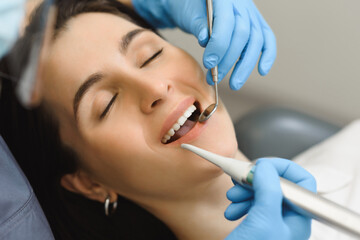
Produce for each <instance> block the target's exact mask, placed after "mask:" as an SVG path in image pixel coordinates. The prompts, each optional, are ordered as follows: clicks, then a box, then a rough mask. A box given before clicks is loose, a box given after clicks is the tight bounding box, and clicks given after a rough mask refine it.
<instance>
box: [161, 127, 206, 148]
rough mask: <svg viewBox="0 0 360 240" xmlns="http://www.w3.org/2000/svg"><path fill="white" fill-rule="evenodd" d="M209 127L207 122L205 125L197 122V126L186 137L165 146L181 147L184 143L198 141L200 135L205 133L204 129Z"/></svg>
mask: <svg viewBox="0 0 360 240" xmlns="http://www.w3.org/2000/svg"><path fill="white" fill-rule="evenodd" d="M206 127H207V122H205V123H199V122H197V123H196V125H195V126H194V127H193V128H192V129H191V130H190V131H189V132H188V133H187V134H185V135H184V136H182V137H181V138H179V139H178V140H176V141H174V142H172V143H169V144H165V146H166V145H167V146H173V145H180V144H182V143H190V142H191V141H194V140H196V139H197V138H198V137H199V136H200V134H201V133H202V132H203V131H204V129H205V128H206Z"/></svg>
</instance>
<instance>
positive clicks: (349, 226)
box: [181, 144, 360, 237]
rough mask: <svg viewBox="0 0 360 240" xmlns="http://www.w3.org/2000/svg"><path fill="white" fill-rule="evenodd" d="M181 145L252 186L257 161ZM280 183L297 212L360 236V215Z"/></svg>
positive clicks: (287, 183) (303, 190) (291, 185)
mask: <svg viewBox="0 0 360 240" xmlns="http://www.w3.org/2000/svg"><path fill="white" fill-rule="evenodd" d="M181 147H182V148H184V149H187V150H189V151H191V152H193V153H195V154H197V155H199V156H200V157H202V158H205V159H206V160H208V161H209V162H212V163H213V164H215V165H217V166H218V167H220V168H221V169H222V170H223V171H224V172H225V173H226V174H228V175H229V176H231V177H232V178H233V179H234V180H235V181H236V182H238V183H239V184H241V185H245V186H250V187H251V185H252V180H253V174H254V171H256V170H255V168H256V167H255V165H254V164H252V163H249V162H244V161H239V160H236V159H233V158H226V157H222V156H220V155H217V154H214V153H211V152H208V151H205V150H203V149H201V148H198V147H195V146H192V145H190V144H181ZM280 186H281V189H282V192H283V195H284V199H285V201H286V202H287V203H288V204H289V205H290V206H291V208H292V209H293V210H294V211H296V212H298V213H300V214H302V215H304V216H308V217H311V218H313V219H315V220H318V221H320V222H322V223H324V224H326V225H329V226H331V227H334V228H337V229H339V230H342V231H344V232H346V233H349V234H352V235H353V236H356V237H360V215H359V214H357V213H355V212H353V211H351V210H350V209H347V208H345V207H343V206H341V205H338V204H337V203H334V202H332V201H330V200H327V199H325V198H323V197H321V196H319V195H317V194H315V193H313V192H311V191H308V190H306V189H305V188H302V187H300V186H298V185H296V184H295V183H293V182H290V181H288V180H286V179H284V178H282V177H280Z"/></svg>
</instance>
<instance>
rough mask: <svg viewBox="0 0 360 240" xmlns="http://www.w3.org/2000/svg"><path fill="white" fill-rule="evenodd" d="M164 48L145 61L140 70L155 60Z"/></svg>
mask: <svg viewBox="0 0 360 240" xmlns="http://www.w3.org/2000/svg"><path fill="white" fill-rule="evenodd" d="M163 50H164V48H162V49H160V50H159V51H158V52H157V53H155V54H154V55H153V56H152V57H150V58H149V59H148V60H146V61H145V62H144V63H143V64H142V65H141V66H140V68H143V67H145V66H146V65H148V64H149V63H150V62H151V61H152V60H154V59H155V58H157V57H158V56H159V55H160V54H161V53H162V52H163Z"/></svg>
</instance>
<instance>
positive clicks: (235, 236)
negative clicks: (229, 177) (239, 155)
mask: <svg viewBox="0 0 360 240" xmlns="http://www.w3.org/2000/svg"><path fill="white" fill-rule="evenodd" d="M279 176H282V177H283V178H286V179H288V180H290V181H292V182H294V183H296V184H298V185H299V186H302V187H304V188H306V189H308V190H310V191H313V192H315V191H316V182H315V179H314V177H313V176H312V175H311V174H310V173H309V172H307V171H306V170H305V169H303V168H302V167H300V166H299V165H297V164H296V163H294V162H291V161H289V160H285V159H279V158H273V159H260V160H258V161H257V163H256V170H255V174H254V180H253V190H254V191H251V190H248V189H246V188H244V187H242V186H241V185H238V184H236V185H235V186H234V187H233V188H231V189H230V190H229V191H228V192H227V197H228V199H229V200H230V201H232V202H233V203H231V204H230V206H229V207H228V208H227V209H226V211H225V217H226V218H227V219H229V220H236V219H239V218H240V217H242V216H244V215H245V214H246V213H248V215H247V216H246V217H245V219H244V220H243V221H242V223H241V224H240V225H239V226H238V227H237V228H236V229H235V230H234V231H233V232H232V233H231V234H230V235H229V236H228V237H227V238H226V240H240V239H246V240H303V239H308V238H309V237H310V233H311V219H310V218H308V217H304V216H302V215H300V214H298V213H296V212H294V211H292V210H291V209H289V208H288V207H286V206H283V204H282V201H283V196H282V192H281V188H280V181H279Z"/></svg>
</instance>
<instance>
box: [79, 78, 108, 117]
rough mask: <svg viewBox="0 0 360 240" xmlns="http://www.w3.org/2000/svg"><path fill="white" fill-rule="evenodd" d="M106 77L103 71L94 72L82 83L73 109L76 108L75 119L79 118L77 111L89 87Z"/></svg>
mask: <svg viewBox="0 0 360 240" xmlns="http://www.w3.org/2000/svg"><path fill="white" fill-rule="evenodd" d="M103 78H104V74H102V73H94V74H91V75H90V76H89V77H88V78H87V79H86V80H85V82H84V83H83V84H81V86H80V87H79V89H78V90H77V92H76V94H75V97H74V101H73V110H74V116H75V120H77V111H78V108H79V105H80V101H81V99H82V98H83V96H84V95H85V93H86V92H87V91H88V90H89V88H90V87H91V86H93V85H94V84H95V83H97V82H99V81H100V80H102V79H103Z"/></svg>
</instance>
